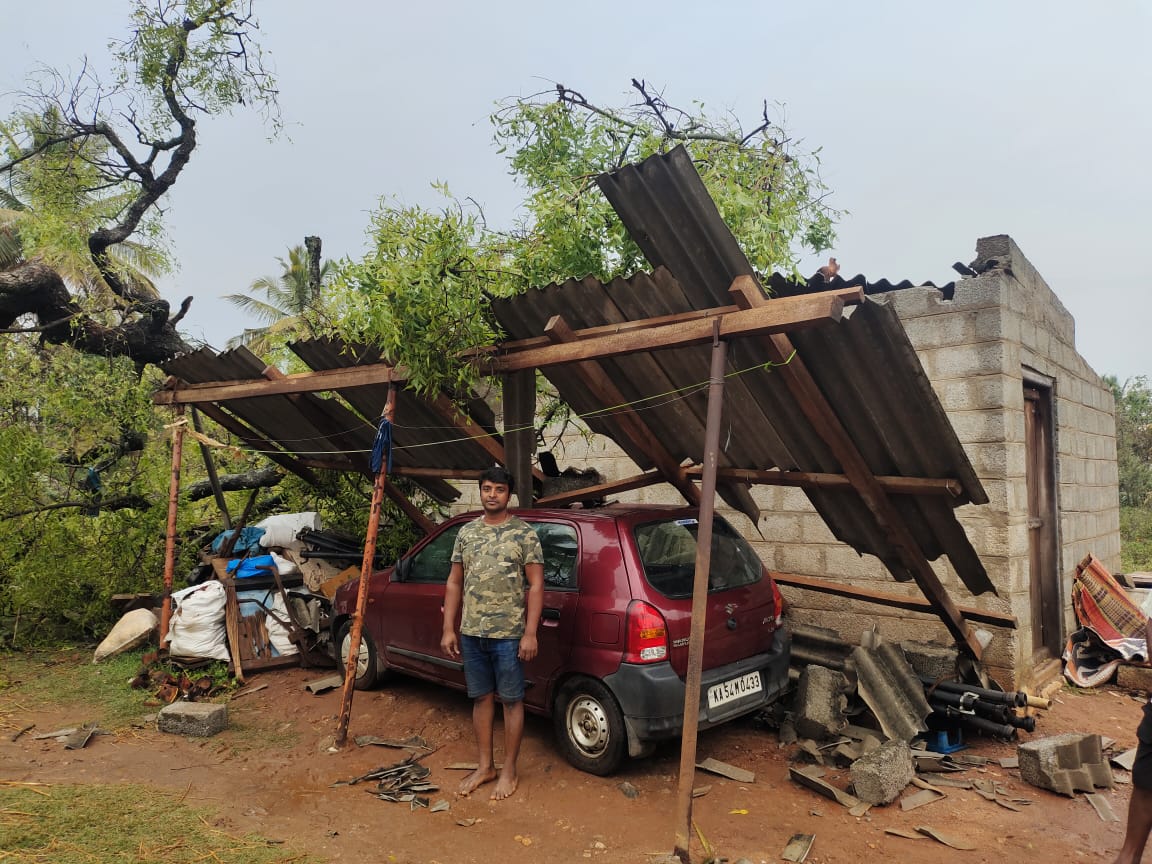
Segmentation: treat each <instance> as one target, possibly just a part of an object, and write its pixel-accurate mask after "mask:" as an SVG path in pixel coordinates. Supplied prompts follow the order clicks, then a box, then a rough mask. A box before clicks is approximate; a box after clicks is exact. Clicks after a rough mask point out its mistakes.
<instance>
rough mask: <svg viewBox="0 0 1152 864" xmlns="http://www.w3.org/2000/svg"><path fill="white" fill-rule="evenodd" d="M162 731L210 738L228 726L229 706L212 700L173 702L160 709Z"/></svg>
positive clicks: (159, 718)
mask: <svg viewBox="0 0 1152 864" xmlns="http://www.w3.org/2000/svg"><path fill="white" fill-rule="evenodd" d="M156 726H157V728H158V729H159V730H160V731H161V732H171V733H172V734H173V735H190V736H192V737H196V738H209V737H211V736H213V735H215V734H216V733H217V732H220V731H223V730H224V729H225V728H226V727H227V726H228V706H227V705H217V704H215V703H212V702H173V703H172V704H171V705H165V706H164V707H163V708H161V709H160V716H159V717H158V718H157V721H156Z"/></svg>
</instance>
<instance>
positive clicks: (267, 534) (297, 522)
mask: <svg viewBox="0 0 1152 864" xmlns="http://www.w3.org/2000/svg"><path fill="white" fill-rule="evenodd" d="M252 527H253V528H263V529H264V536H262V537H261V538H260V545H261V546H263V547H264V548H265V549H270V548H271V547H273V546H287V545H288V544H289V543H291V542H292V541H293V540H295V539H296V535H297V534H298V533H300V530H301V529H302V528H310V529H312V530H313V531H319V530H320V514H319V513H315V512H312V511H309V512H307V513H277V514H276V515H275V516H269V517H268V518H267V519H265V520H263V521H262V522H257V523H256V524H255V525H253V526H252Z"/></svg>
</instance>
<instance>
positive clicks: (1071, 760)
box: [1016, 732, 1112, 798]
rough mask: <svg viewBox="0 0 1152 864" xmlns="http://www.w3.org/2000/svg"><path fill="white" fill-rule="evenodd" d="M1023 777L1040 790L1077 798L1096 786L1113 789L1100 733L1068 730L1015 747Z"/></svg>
mask: <svg viewBox="0 0 1152 864" xmlns="http://www.w3.org/2000/svg"><path fill="white" fill-rule="evenodd" d="M1016 755H1017V757H1018V758H1019V760H1020V776H1021V777H1023V778H1024V779H1025V780H1026V781H1027V782H1028V783H1031V784H1032V785H1033V786H1036V787H1038V788H1040V789H1050V790H1051V791H1053V792H1058V793H1060V794H1061V795H1067V796H1068V797H1069V798H1071V797H1074V793H1076V792H1078V791H1079V792H1092V791H1094V790H1095V788H1096V787H1097V786H1101V787H1104V788H1106V789H1111V788H1112V769H1111V768H1109V767H1108V763H1107V762H1106V761H1105V759H1104V754H1103V752H1102V749H1101V746H1100V736H1099V735H1090V734H1086V733H1083V732H1065V733H1064V734H1063V735H1052V736H1050V737H1048V738H1040V739H1039V740H1036V741H1029V742H1027V743H1025V744H1021V745H1020V746H1019V747H1018V748H1016Z"/></svg>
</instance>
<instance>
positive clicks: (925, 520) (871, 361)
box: [494, 148, 994, 594]
mask: <svg viewBox="0 0 1152 864" xmlns="http://www.w3.org/2000/svg"><path fill="white" fill-rule="evenodd" d="M599 182H600V186H601V188H602V189H603V190H604V193H605V195H606V196H607V197H608V200H609V201H610V202H611V203H612V206H613V207H614V208H615V209H616V211H617V212H618V213H619V214H620V217H621V219H622V220H623V222H624V224H625V226H626V227H627V229H628V231H629V233H630V234H631V235H632V237H633V238H634V239H635V240H636V242H637V244H638V245H639V246H640V248H641V249H642V250H643V252H644V254H645V255H646V256H647V258H648V260H649V261H650V262H651V263H652V264H653V266H654V267H655V268H656V270H655V272H654V273H653V274H651V275H649V274H637V275H636V276H634V277H632V278H631V279H627V280H623V279H620V280H616V281H614V282H612V283H611V284H609V285H604V284H601V283H600V282H599V281H598V280H595V279H591V278H587V279H583V280H580V281H575V280H570V281H568V282H565V283H563V284H560V285H551V286H548V287H547V288H544V289H541V290H536V291H530V292H528V293H527V294H525V295H521V296H518V297H515V298H512V299H508V300H500V301H497V302H495V303H494V311H495V313H496V317H497V319H498V320H499V322H500V324H501V326H502V327H503V328H504V329H505V331H506V332H507V333H508V335H509V336H510V337H511V338H513V339H528V338H531V337H536V336H539V335H540V334H541V333H542V332H543V328H544V324H545V323H546V322H547V321H549V319H551V318H552V317H553V316H561V317H563V318H564V319H565V321H566V322H567V323H569V324H570V325H571V326H572V327H573V328H575V329H582V328H588V327H596V326H601V325H607V324H613V323H620V322H625V321H631V320H637V319H644V318H656V317H659V316H663V315H668V314H672V313H686V312H690V311H693V310H705V309H714V308H717V307H725V306H730V305H731V304H732V302H733V298H732V295H730V293H729V288H730V287H731V286H732V284H733V281H734V280H735V279H736V278H737V277H739V276H754V275H755V274H754V273H753V269H752V266H751V264H750V263H749V262H748V260H747V258H746V257H745V256H744V254H743V252H742V251H741V250H740V247H739V245H738V244H737V242H736V240H735V238H734V237H733V236H732V234H731V232H730V231H729V230H728V228H727V226H726V225H725V224H724V222H723V220H722V219H721V217H720V214H719V213H718V211H717V209H716V206H715V204H714V203H713V201H712V200H711V198H710V197H709V196H708V194H707V191H706V190H705V189H704V185H703V183H702V182H701V180H700V178H699V175H698V174H697V173H696V171H695V168H694V167H693V165H692V163H691V160H690V159H689V157H688V156H687V154H686V153H685V152H684V151H683V150H682V149H680V148H677V149H676V150H673V151H672V152H671V153H669V154H666V155H661V156H654V157H651V158H649V159H647V160H645V161H644V162H642V163H639V164H638V165H630V166H625V167H624V168H621V169H619V170H617V171H614V172H612V173H610V174H606V175H603V176H602V177H600V178H599ZM769 302H770V301H769ZM791 338H792V344H794V345H795V350H796V356H797V357H798V358H799V359H800V361H801V363H802V364H803V366H804V367H806V369H807V371H808V373H810V374H811V377H812V379H813V380H814V381H815V382H816V384H817V386H818V388H819V390H820V391H821V393H822V394H823V395H824V397H825V398H826V400H827V402H828V403H829V404H830V405H831V408H832V410H833V411H834V412H835V416H836V418H837V419H838V421H839V423H840V424H841V425H842V426H843V428H844V429H845V430H846V431H847V433H848V437H849V438H850V439H851V442H852V443H854V444H855V447H856V449H858V450H859V453H860V455H861V456H862V457H863V460H864V462H865V463H866V467H867V470H869V471H870V472H871V474H872V475H873V477H878V476H882V475H883V476H901V477H914V478H941V479H943V478H951V479H954V480H955V481H957V482H958V484H959V488H960V494H959V495H958V496H957V497H955V498H951V499H949V498H948V497H946V496H941V495H929V494H901V495H892V496H890V497H891V500H892V506H894V507H895V508H896V511H897V512H898V514H899V517H900V519H901V520H902V521H903V523H904V525H905V526H906V527H907V530H908V531H909V532H910V534H911V537H912V538H913V539H914V542H915V543H916V545H917V546H918V548H919V550H920V552H921V553H922V554H923V556H924V557H925V558H927V559H928V560H935V559H937V558H938V557H939V556H940V555H942V554H943V555H947V556H948V557H949V559H950V561H951V562H952V565H953V566H954V568H955V569H956V571H957V573H958V574H959V576H960V578H961V579H962V581H963V582H964V584H965V586H966V587H967V588H968V590H970V591H971V592H972V593H974V594H980V593H983V592H985V591H992V590H994V589H993V586H992V584H991V582H990V580H989V579H988V575H987V573H986V571H985V569H984V567H983V565H982V563H981V562H980V559H979V557H978V556H977V554H976V552H975V550H974V549H973V548H972V545H971V543H970V542H969V540H968V538H967V536H966V535H965V534H964V531H963V529H962V528H961V526H960V524H959V523H958V522H957V520H956V516H955V513H954V511H953V508H954V506H958V505H960V504H964V503H969V502H971V503H976V504H981V503H986V502H987V500H988V498H987V495H986V494H985V492H984V489H983V487H982V486H981V485H980V482H979V480H978V479H977V477H976V474H975V472H974V470H973V469H972V466H971V464H970V462H969V461H968V458H967V455H966V454H965V453H964V450H963V448H962V446H961V445H960V442H959V440H958V439H957V438H956V434H955V432H954V430H953V429H952V426H951V424H950V423H949V421H948V418H947V416H946V415H945V413H944V411H943V409H942V408H941V406H940V403H939V400H938V399H937V397H936V395H935V392H934V391H933V390H932V387H931V385H930V384H929V382H928V380H927V377H926V376H925V374H924V372H923V369H922V367H921V366H920V362H919V360H918V358H917V357H916V354H915V352H914V350H913V349H912V346H911V344H910V342H909V341H908V337H907V334H906V333H905V332H904V328H903V326H902V325H901V323H900V321H899V319H898V318H897V317H896V314H895V312H894V311H893V310H892V309H890V308H889V307H888V306H887V305H884V304H881V303H876V302H874V301H869V300H866V301H865V302H864V303H863V304H862V305H860V306H858V307H856V308H855V309H853V310H851V314H850V315H847V316H846V317H845V319H844V320H842V321H840V322H839V323H837V324H828V325H823V326H818V327H814V328H812V329H807V330H804V331H797V332H795V333H793V334H791ZM764 346H765V341H764V340H763V339H757V338H743V339H737V340H733V341H732V343H731V345H730V348H729V353H728V373H727V377H726V381H725V392H724V412H723V417H724V429H723V430H722V433H721V438H720V440H721V450H722V456H721V467H724V466H734V467H740V468H750V469H772V468H776V469H780V470H784V471H793V472H813V473H841V472H843V471H844V470H845V466H844V465H843V464H841V461H840V460H839V459H838V458H837V457H836V456H835V455H834V452H833V447H831V446H830V445H829V444H828V443H827V441H828V436H827V430H825V429H823V428H818V426H817V425H816V424H814V423H813V422H812V420H810V419H809V417H808V416H807V415H806V412H805V410H804V406H802V405H801V404H800V400H798V399H797V398H796V396H795V393H794V391H793V390H792V389H790V388H789V386H786V382H785V380H784V379H785V377H786V376H785V375H783V374H781V373H780V370H779V368H777V369H776V370H775V371H774V370H773V369H772V368H770V367H771V361H772V355H771V352H770V351H766V350H765V347H764ZM709 356H710V351H709V348H708V347H707V346H697V347H689V348H677V349H672V350H664V351H649V352H643V353H637V354H629V355H626V356H620V357H613V358H610V359H606V360H600V361H598V362H599V363H600V364H601V365H603V366H604V367H605V369H606V370H607V371H608V372H609V374H610V376H611V378H612V380H613V381H614V382H615V384H616V385H617V386H618V387H619V389H620V390H621V392H622V393H623V395H624V396H625V397H626V398H627V399H628V401H629V402H630V403H632V404H633V405H635V406H636V407H637V408H638V409H639V410H641V411H642V413H643V416H644V418H645V420H646V422H647V424H648V426H649V427H650V428H651V429H653V430H656V431H657V432H658V434H659V436H660V438H661V441H662V443H663V444H664V445H665V446H666V447H667V448H668V450H669V451H670V453H671V455H672V456H673V457H674V458H675V459H677V460H690V461H692V462H694V463H696V464H699V463H700V462H701V461H702V459H703V455H704V454H703V452H702V449H703V442H704V429H705V406H706V396H705V393H704V385H705V384H706V383H707V380H708V369H709ZM797 365H799V364H797ZM544 372H545V374H546V376H547V377H548V378H549V380H550V381H552V383H553V384H554V385H555V386H556V388H557V390H558V391H559V393H560V395H561V397H562V398H564V399H565V400H566V401H567V402H569V404H571V405H572V406H573V407H574V408H575V409H576V410H577V411H578V412H579V413H580V414H581V416H582V417H584V418H585V419H586V421H587V422H588V423H589V425H590V426H591V427H592V428H593V429H594V430H595V431H597V432H602V433H603V434H606V435H609V436H610V437H612V438H613V439H614V440H615V441H616V442H617V443H618V444H619V445H620V446H621V447H622V448H623V449H624V450H625V451H626V452H628V453H629V455H630V456H631V457H632V458H633V459H634V460H635V461H636V462H637V464H638V465H640V466H641V467H647V466H648V465H650V464H651V459H650V458H649V456H650V454H646V453H645V452H642V450H641V448H640V447H638V446H637V444H636V442H635V441H634V440H632V439H630V438H629V437H628V436H627V435H626V434H621V430H620V429H619V428H618V427H616V426H615V425H614V419H613V417H612V412H613V408H614V406H613V405H609V404H603V402H601V401H599V400H598V399H597V398H596V396H595V395H594V394H592V393H591V392H589V391H588V389H587V388H586V387H585V386H583V384H582V382H581V379H580V377H579V376H578V375H576V374H575V373H574V370H572V369H571V368H570V367H567V366H553V367H549V368H547V369H546V370H544ZM719 491H720V492H721V494H722V495H723V496H724V497H725V499H726V500H728V501H729V503H732V504H733V505H734V506H736V507H738V508H739V509H741V510H743V511H744V512H746V513H749V515H753V518H755V517H754V514H755V512H756V511H755V505H754V504H753V503H752V502H751V499H750V497H749V496H748V492H747V488H746V487H744V485H743V484H740V483H735V482H730V481H729V482H726V483H724V484H723V485H721V486H720V487H719ZM805 492H806V494H807V495H808V498H809V500H810V501H811V502H812V504H813V506H814V507H815V508H816V510H817V511H818V512H819V513H820V515H821V516H822V517H823V518H824V520H825V522H826V523H827V524H828V526H829V527H830V528H831V530H832V532H833V533H834V534H835V535H836V537H837V538H838V539H840V540H842V541H844V542H846V543H848V544H850V545H851V546H852V547H853V548H855V549H856V550H857V551H858V552H860V553H869V554H872V555H876V556H877V557H879V558H880V559H881V560H882V561H884V563H885V564H886V566H887V567H888V569H889V570H890V571H891V572H892V573H893V575H894V576H895V577H896V578H897V579H898V580H901V581H904V580H907V579H911V578H915V575H914V573H913V572H911V571H910V568H909V566H908V563H907V561H908V559H907V555H906V554H903V550H901V549H899V548H898V547H897V544H896V543H895V542H894V541H893V539H892V537H891V536H890V533H891V532H890V531H888V530H887V529H886V527H885V526H884V525H881V524H880V523H879V522H878V519H877V516H876V514H875V512H874V509H873V508H870V507H869V506H868V504H867V503H866V502H865V501H864V500H863V499H862V497H861V494H858V492H857V491H856V490H854V489H851V488H843V489H819V488H806V489H805Z"/></svg>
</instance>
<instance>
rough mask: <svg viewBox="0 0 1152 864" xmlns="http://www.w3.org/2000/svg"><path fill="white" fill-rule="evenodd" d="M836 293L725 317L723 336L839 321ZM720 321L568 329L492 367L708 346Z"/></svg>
mask: <svg viewBox="0 0 1152 864" xmlns="http://www.w3.org/2000/svg"><path fill="white" fill-rule="evenodd" d="M855 290H856V293H857V294H859V296H860V297H861V298H863V296H864V290H863V289H862V288H858V289H855ZM831 293H832V295H833V296H828V295H826V294H820V295H815V294H806V295H800V296H799V297H784V298H781V299H779V300H764V301H763V302H764V305H762V306H759V307H756V308H749V309H746V310H743V311H740V312H735V313H732V314H730V315H723V316H720V317H719V319H718V320H719V321H720V338H721V339H724V340H729V339H733V338H737V337H740V336H754V335H757V334H765V333H780V332H783V331H785V330H798V329H803V328H806V327H816V326H819V325H821V324H827V323H831V322H836V321H839V320H840V316H841V313H842V312H843V310H844V302H845V301H844V298H843V297H842V296H840V293H838V292H831ZM761 299H763V298H761ZM558 317H559V316H557V318H558ZM555 320H556V319H555V318H554V319H553V320H552V321H549V322H548V324H547V325H546V326H545V335H550V332H549V331H550V330H551V329H552V327H553V326H555V324H554V321H555ZM715 320H717V319H716V318H702V319H699V320H695V321H685V322H682V323H679V324H666V325H663V326H659V327H652V328H649V329H646V330H632V331H626V332H622V333H614V334H611V335H605V336H594V337H592V338H590V339H580V338H579V337H578V336H577V335H576V333H575V332H574V331H572V330H571V328H567V330H566V338H564V339H563V340H554V341H556V344H554V345H550V346H548V347H544V348H529V349H526V350H523V351H517V352H513V353H511V354H502V355H499V356H496V357H492V358H490V359H489V361H488V364H487V365H488V367H489V371H490V372H512V371H515V370H517V369H539V368H543V367H547V366H558V365H560V364H563V363H577V362H581V361H589V360H597V359H599V358H601V357H609V356H611V357H617V356H621V355H624V354H635V353H637V352H640V351H658V350H660V349H666V348H678V347H682V346H684V345H703V344H705V343H707V342H711V341H712V336H713V333H712V331H713V322H714V321H715Z"/></svg>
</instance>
